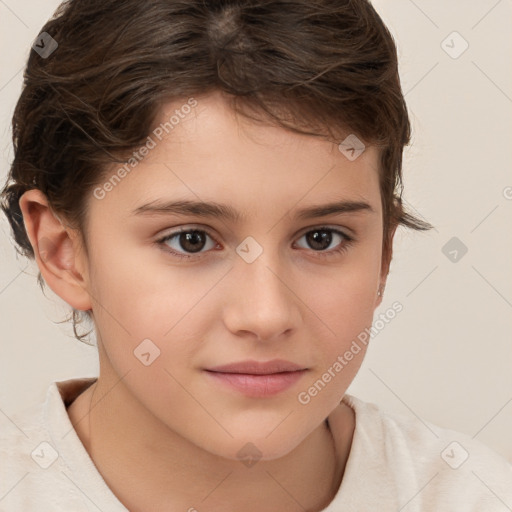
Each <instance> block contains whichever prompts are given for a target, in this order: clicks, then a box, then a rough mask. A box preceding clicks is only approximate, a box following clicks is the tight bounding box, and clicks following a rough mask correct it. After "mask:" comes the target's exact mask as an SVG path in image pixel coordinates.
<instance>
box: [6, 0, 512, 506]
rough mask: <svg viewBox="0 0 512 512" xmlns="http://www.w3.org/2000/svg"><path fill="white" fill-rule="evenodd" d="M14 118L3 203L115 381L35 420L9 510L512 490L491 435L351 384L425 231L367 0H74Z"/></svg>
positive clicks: (503, 499) (10, 456) (386, 57)
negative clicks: (405, 231) (407, 251)
mask: <svg viewBox="0 0 512 512" xmlns="http://www.w3.org/2000/svg"><path fill="white" fill-rule="evenodd" d="M13 129H14V146H15V157H14V161H13V164H12V168H11V172H10V175H9V180H8V182H7V183H6V186H5V188H4V190H3V193H2V208H3V210H4V211H5V213H6V215H7V217H8V219H9V221H10V223H11V226H12V229H13V234H14V238H15V241H16V243H17V244H18V246H19V248H20V250H21V251H22V252H23V253H24V254H25V255H26V256H28V257H30V258H35V260H36V262H37V265H38V268H39V271H40V274H39V279H40V282H41V284H43V283H45V284H48V285H49V286H50V287H51V289H52V290H53V291H54V292H55V293H57V294H58V295H59V296H60V297H62V298H63V299H64V300H65V301H66V302H67V303H68V304H69V305H70V306H71V307H72V308H73V325H74V327H75V334H76V336H77V337H78V338H79V339H81V336H79V335H78V333H77V331H76V326H77V325H78V324H79V323H80V321H82V320H90V321H92V322H93V325H94V332H95V335H96V338H97V346H98V354H99V362H100V373H99V376H98V377H97V378H90V379H71V380H68V381H62V382H54V383H53V384H52V386H50V388H49V389H48V394H47V399H46V401H45V403H44V404H41V405H40V406H39V407H38V408H37V409H36V410H31V411H27V412H25V413H24V414H23V415H20V416H17V417H16V418H15V420H14V423H15V424H16V425H17V426H18V429H15V430H13V429H11V430H9V435H8V436H5V438H3V440H2V444H1V452H2V475H1V480H0V486H1V487H0V498H1V499H0V507H1V508H2V510H9V511H22V510H23V511H30V510H52V511H59V510H62V511H70V510H73V511H86V510H105V511H122V510H130V511H132V512H133V511H146V510H151V511H155V512H158V511H164V510H165V511H168V510H176V511H178V510H183V511H200V512H201V511H212V512H216V511H235V510H241V509H243V510H245V511H249V512H252V511H261V510H265V511H275V512H278V511H279V512H282V511H290V512H292V511H305V510H306V511H321V510H325V511H330V512H334V511H342V510H344V511H345V510H357V511H361V510H368V511H370V510H381V511H388V510H389V511H396V510H417V511H427V510H428V511H432V510H435V511H444V510H445V511H453V510H481V511H484V510H485V511H494V510H496V511H499V510H504V509H505V508H504V507H510V506H512V468H511V467H510V466H509V465H508V464H507V463H506V462H505V461H504V460H503V459H501V458H500V457H498V456H497V455H496V454H494V453H493V452H492V451H491V450H489V449H488V448H486V447H484V446H483V445H481V444H479V443H478V442H477V441H475V440H472V439H470V438H469V437H467V436H464V435H462V434H458V433H456V432H452V431H449V430H444V429H441V428H439V427H437V426H435V425H432V424H429V423H426V422H421V421H416V420H414V421H413V420H411V419H406V418H402V417H397V416H393V415H389V414H386V413H384V412H382V411H381V410H380V409H379V408H378V407H377V406H375V405H373V404H369V403H365V402H363V401H362V400H360V399H358V398H356V397H354V396H351V395H348V394H347V393H346V390H347V388H348V386H349V385H350V383H351V382H352V380H353V379H354V377H355V375H356V374H357V371H358V369H359V368H360V366H361V363H362V361H363V358H364V355H365V353H366V350H367V346H368V339H369V336H368V330H369V328H370V326H371V325H372V320H373V313H374V311H375V309H376V308H377V307H378V306H379V305H380V303H381V301H382V296H383V293H384V287H385V284H386V278H387V275H388V271H389V265H390V262H391V257H392V243H393V236H394V233H395V230H396V228H397V226H399V225H403V226H406V227H409V228H412V229H418V230H426V229H429V228H430V225H429V224H427V223H425V222H423V221H421V220H419V219H417V218H415V217H414V216H413V215H411V214H410V213H408V212H407V211H406V210H405V209H404V208H403V206H402V202H401V193H402V187H401V167H402V151H403V148H404V146H405V145H406V144H407V143H408V141H409V137H410V125H409V119H408V115H407V109H406V106H405V103H404V99H403V96H402V93H401V87H400V81H399V77H398V71H397V55H396V48H395V45H394V42H393V40H392V37H391V35H390V33H389V31H388V30H387V28H386V27H385V26H384V24H383V22H382V20H381V19H380V17H379V16H378V15H377V13H376V12H375V10H374V9H373V7H372V6H371V4H370V3H369V2H368V1H366V0H350V1H349V0H336V1H332V0H330V1H327V0H316V1H314V2H307V1H306V0H298V1H293V2H287V1H283V0H250V1H234V0H221V1H217V2H213V1H212V2H208V1H204V0H201V1H196V0H190V1H188V2H182V1H181V2H180V1H170V0H148V1H145V2H141V1H136V0H126V1H123V2H116V1H113V0H101V1H100V0H69V1H68V2H65V3H64V4H62V6H61V7H60V8H59V10H58V11H57V12H56V14H55V16H54V17H53V18H52V19H51V20H50V21H49V22H48V23H47V24H46V25H45V26H44V27H43V29H42V31H41V33H40V35H39V37H38V38H37V40H36V41H35V43H34V46H33V51H32V52H31V55H30V58H29V61H28V65H27V69H26V74H25V83H24V89H23V92H22V94H21V97H20V99H19V101H18V104H17V107H16V110H15V113H14V119H13ZM400 311H401V304H400V303H399V302H397V303H395V304H393V307H392V308H391V309H390V310H389V311H387V312H386V315H387V316H389V317H391V318H392V315H393V314H394V315H396V314H399V313H400Z"/></svg>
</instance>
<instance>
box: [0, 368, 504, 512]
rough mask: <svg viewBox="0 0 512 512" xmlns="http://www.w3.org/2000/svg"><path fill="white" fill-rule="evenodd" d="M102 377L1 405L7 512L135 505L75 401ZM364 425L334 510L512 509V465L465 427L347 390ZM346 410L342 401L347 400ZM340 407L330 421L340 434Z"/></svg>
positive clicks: (0, 481) (0, 484)
mask: <svg viewBox="0 0 512 512" xmlns="http://www.w3.org/2000/svg"><path fill="white" fill-rule="evenodd" d="M94 381H95V378H81V379H71V380H67V381H61V382H54V383H52V384H51V385H50V387H49V388H48V392H47V395H46V401H45V402H44V403H41V404H38V405H36V406H33V407H31V408H29V409H26V410H25V411H23V412H21V413H18V414H17V415H14V416H13V417H12V418H11V419H8V418H7V417H6V416H4V415H0V417H1V419H0V425H1V432H2V434H1V439H0V511H1V512H36V511H37V512H98V511H103V512H126V511H127V510H128V509H127V508H126V507H125V506H124V505H123V504H122V503H121V502H120V501H119V500H118V499H117V497H116V496H115V495H114V494H113V492H112V491H111V490H110V488H109V487H108V486H107V484H106V483H105V481H104V480H103V478H102V476H101V474H100V473H99V472H98V470H97V469H96V466H95V465H94V463H93V461H92V459H91V458H90V457H89V454H88V453H87V451H86V450H85V448H84V446H83V445H82V443H81V441H80V439H79V437H78V436H77V434H76V432H75V430H74V428H73V426H72V424H71V421H70V419H69V416H68V414H67V410H66V406H67V405H69V404H70V403H71V402H72V401H73V400H74V399H75V398H76V396H78V395H79V394H80V393H81V392H82V391H84V390H85V389H86V388H87V387H88V386H90V385H91V384H92V383H93V382H94ZM343 402H344V403H346V404H347V405H349V406H350V407H352V408H353V409H354V411H355V417H356V427H355V431H354V437H353V441H352V447H351V451H350V455H349V458H348V461H347V465H346V468H345V474H344V476H343V481H342V483H341V486H340V488H339V490H338V493H337V494H336V496H335V498H334V500H333V501H332V502H331V503H330V505H329V506H328V507H327V508H326V509H324V512H341V511H343V512H350V511H354V512H366V511H368V512H377V511H378V512H387V511H390V512H391V511H393V512H397V511H403V512H419V511H422V512H423V511H429V512H430V511H432V512H458V511H460V512H477V511H478V512H506V511H507V510H508V511H510V510H512V465H510V464H509V463H508V462H507V461H506V460H505V459H503V458H501V457H500V456H498V455H497V454H496V453H495V452H493V451H492V450H490V449H489V448H487V447H486V446H484V445H483V444H481V443H480V442H478V441H476V440H474V439H471V438H470V437H469V436H466V435H464V434H461V433H458V432H455V431H451V430H447V429H441V428H439V427H437V426H435V425H433V424H431V423H428V422H422V421H420V420H418V419H416V418H414V417H411V418H409V417H406V416H401V415H395V414H388V413H385V412H383V411H382V410H381V409H380V408H379V407H378V406H376V405H374V404H372V403H367V402H363V401H362V400H360V399H358V398H356V397H354V396H351V395H348V394H347V395H345V397H344V398H343ZM340 410H341V407H340ZM339 412H340V411H339V410H338V409H335V410H334V411H333V413H331V414H330V415H329V418H328V421H329V426H330V428H331V431H332V433H333V436H334V438H335V440H336V437H337V436H338V435H340V431H341V429H340V428H339V421H341V419H339V418H341V414H338V413H339Z"/></svg>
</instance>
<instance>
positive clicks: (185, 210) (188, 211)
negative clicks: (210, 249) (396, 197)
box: [132, 200, 375, 223]
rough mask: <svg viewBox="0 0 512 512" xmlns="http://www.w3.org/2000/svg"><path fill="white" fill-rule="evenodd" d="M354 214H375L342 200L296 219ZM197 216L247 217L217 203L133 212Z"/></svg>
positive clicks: (153, 205)
mask: <svg viewBox="0 0 512 512" xmlns="http://www.w3.org/2000/svg"><path fill="white" fill-rule="evenodd" d="M354 212H369V213H375V210H374V209H373V208H372V207H371V206H370V204H368V203H366V202H364V201H350V200H342V201H336V202H333V203H327V204H323V205H313V206H308V207H307V208H302V209H301V210H298V211H297V212H296V213H295V215H294V218H296V219H301V220H304V219H314V218H317V217H325V216H327V215H341V214H345V213H354ZM172 214H174V215H197V216H199V217H213V218H220V219H225V220H229V221H231V222H234V223H236V222H240V221H241V220H243V219H245V218H246V216H245V215H244V214H242V213H240V212H238V211H237V210H235V209H234V208H233V207H231V206H229V205H226V204H222V203H216V202H203V201H188V200H182V201H168V202H164V201H161V200H155V201H151V202H150V203H148V204H144V205H142V206H139V207H138V208H136V209H135V210H133V211H132V215H143V216H145V215H148V216H150V215H172Z"/></svg>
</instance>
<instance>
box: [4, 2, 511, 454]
mask: <svg viewBox="0 0 512 512" xmlns="http://www.w3.org/2000/svg"><path fill="white" fill-rule="evenodd" d="M58 4H59V2H58V1H54V0H52V1H49V0H46V1H41V0H17V1H14V0H0V37H1V43H2V44H1V48H2V49H3V51H2V52H0V70H1V76H0V105H1V107H0V158H1V170H0V178H1V181H2V185H3V182H4V181H5V176H6V173H7V170H8V165H9V162H10V161H11V159H12V148H11V146H10V136H11V133H10V119H11V116H12V112H13V109H14V105H15V102H16V100H17V96H18V94H19V92H20V87H21V81H22V69H23V67H24V64H25V61H26V58H27V56H28V53H29V51H30V45H31V43H32V41H33V40H34V38H35V37H36V36H37V35H38V33H39V30H40V28H41V27H42V25H43V23H44V22H45V20H46V19H47V18H48V17H49V16H50V15H51V14H52V12H53V11H54V9H55V8H56V7H57V5H58ZM374 5H375V7H376V9H377V11H378V12H379V13H380V14H381V16H382V17H383V19H384V21H385V22H386V23H387V24H388V26H389V28H390V30H391V32H392V33H393V35H394V37H395V39H396V41H397V44H398V47H399V56H400V60H401V75H402V83H403V89H404V92H405V94H406V101H407V103H408V106H409V109H410V113H411V119H412V123H413V129H414V136H413V146H412V147H411V148H408V150H407V152H406V155H405V165H404V173H405V187H406V188H405V190H406V193H405V199H406V200H407V202H408V203H409V204H411V205H413V206H414V208H415V210H416V211H417V212H418V213H419V214H420V215H421V216H423V217H425V218H426V219H427V220H428V221H430V222H431V223H433V224H434V225H435V226H436V230H435V231H431V232H430V233H428V234H420V233H415V232H412V231H406V230H403V229H402V230H401V231H399V233H398V235H397V238H396V244H395V255H394V261H393V263H392V268H391V274H390V278H389V281H388V286H387V289H386V293H385V298H384V302H383V304H382V306H381V307H380V308H379V310H377V312H376V318H378V315H379V313H380V312H384V311H385V310H386V309H387V308H389V307H390V306H391V304H392V303H393V302H394V301H396V300H398V301H400V302H401V303H402V304H403V306H404V310H403V311H402V312H401V313H400V314H399V315H397V317H396V318H395V319H394V320H393V321H392V322H391V323H390V324H388V325H387V326H386V327H385V328H384V329H383V330H382V331H380V332H379V334H378V335H377V336H376V337H375V338H374V339H373V341H372V345H371V348H370V350H369V353H368V355H367V358H366V360H365V362H364V364H363V366H362V368H361V370H360V373H359V375H358V376H357V378H356V380H355V381H354V383H353V384H352V386H351V388H350V389H349V393H352V394H355V395H356V396H359V397H360V398H362V399H364V400H368V401H372V402H376V403H379V404H381V405H382V406H383V407H384V408H385V409H387V410H389V411H392V412H397V413H402V414H414V415H418V416H420V417H421V418H424V419H425V420H428V421H430V422H433V423H436V424H438V425H440V426H442V427H445V428H451V429H454V430H459V431H462V432H465V433H467V434H469V435H470V436H475V437H476V438H477V439H479V440H480V441H482V442H484V443H486V444H487V445H489V446H491V447H492V448H493V449H494V450H496V451H497V452H499V453H501V454H502V455H503V456H505V457H507V458H508V459H509V460H510V461H512V436H511V435H510V432H512V343H511V341H512V236H511V234H512V230H511V226H512V222H511V221H512V171H511V163H512V155H511V151H510V145H511V142H510V141H511V140H512V138H511V135H512V116H511V114H512V71H511V66H510V62H512V32H511V30H510V20H511V19H512V3H511V1H510V0H501V1H497V0H479V1H476V0H472V1H469V0H468V1H464V2H463V1H454V0H429V1H426V0H415V1H412V0H378V1H377V0H376V1H375V2H374ZM454 31H457V32H458V33H459V34H460V35H461V36H462V38H464V40H465V41H467V43H468V44H469V47H468V49H467V50H466V51H465V52H464V53H463V54H462V55H460V56H459V57H458V58H452V57H451V56H450V55H448V54H447V53H446V52H445V50H444V49H443V47H442V42H443V41H444V40H446V42H445V43H444V45H443V46H444V47H447V50H448V51H450V52H451V53H452V54H454V52H458V51H459V50H460V49H461V48H462V46H461V44H463V41H462V40H461V39H460V38H458V36H453V35H451V36H450V34H452V32H454ZM448 36H450V37H448ZM447 37H448V39H446V38H447ZM507 187H508V188H507ZM452 237H457V238H458V239H459V240H460V241H462V242H463V243H464V244H465V245H466V246H467V248H468V252H467V254H465V255H464V257H463V258H461V259H460V260H459V261H458V262H456V263H454V262H452V261H450V259H448V257H447V256H445V254H444V253H443V251H442V248H443V247H444V246H445V244H446V243H447V242H448V241H449V240H450V239H451V238H452ZM0 261H1V266H0V337H1V343H0V375H1V383H2V386H1V387H0V412H2V413H3V414H5V415H7V416H9V415H11V414H12V413H14V412H17V411H18V410H20V409H22V408H24V407H25V406H26V405H29V404H31V403H34V402H36V401H39V400H42V399H44V396H45V394H46V390H47V388H48V385H49V384H50V383H51V382H52V381H55V380H63V379H67V378H73V377H78V376H91V375H96V374H97V358H96V348H94V347H91V348H90V347H87V346H85V345H83V344H80V343H79V342H78V341H75V340H74V339H73V338H72V337H71V333H72V331H71V329H70V328H69V327H66V326H63V325H58V324H56V323H55V322H56V321H59V320H61V319H63V318H64V316H65V315H66V312H67V309H66V305H65V304H64V303H63V302H62V301H61V300H60V299H59V298H58V297H56V296H55V295H54V294H53V293H51V291H50V290H49V291H48V298H45V297H44V296H43V295H42V293H41V291H40V289H39V288H38V286H37V284H36V278H35V276H36V275H37V273H36V269H35V267H34V264H33V263H30V264H28V266H27V261H25V260H24V259H22V258H17V257H16V253H15V250H14V247H13V244H12V243H11V241H10V239H9V226H8V223H7V220H6V219H5V218H4V217H3V216H1V219H0Z"/></svg>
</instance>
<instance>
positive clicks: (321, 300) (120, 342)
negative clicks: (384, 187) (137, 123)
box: [85, 95, 385, 459]
mask: <svg viewBox="0 0 512 512" xmlns="http://www.w3.org/2000/svg"><path fill="white" fill-rule="evenodd" d="M197 101H198V104H197V106H196V107H195V108H193V109H192V112H190V113H189V114H188V115H184V116H183V119H180V121H179V123H178V124H177V125H176V126H175V127H174V129H173V130H172V132H170V133H169V135H166V136H165V137H163V138H162V140H161V141H158V139H157V138H156V137H155V136H154V135H153V140H154V141H155V142H156V143H157V145H156V147H155V148H154V149H151V150H150V151H149V155H148V156H146V157H145V158H144V160H143V161H142V162H141V163H139V164H138V165H137V166H136V167H135V168H133V170H131V172H130V173H129V174H128V175H127V176H126V177H124V179H122V181H121V182H120V183H119V184H117V185H116V186H115V187H113V189H112V190H111V191H110V192H108V193H107V194H106V195H105V197H104V198H103V199H97V198H95V197H91V198H90V200H89V204H88V206H89V220H88V244H89V245H88V246H89V258H90V259H89V260H88V261H87V262H85V264H86V265H88V271H87V280H88V281H87V283H88V290H89V292H90V294H91V296H92V297H93V298H94V299H91V300H92V302H91V307H92V309H93V315H94V321H95V324H96V329H97V333H98V338H99V340H100V341H101V343H102V344H103V346H104V349H105V353H103V352H102V351H100V356H101V359H100V363H101V377H102V378H107V377H108V378H109V379H111V381H112V382H114V381H116V380H117V379H118V378H120V377H122V376H125V375H126V376H125V377H124V379H123V380H122V382H123V384H124V386H126V388H127V389H128V390H129V392H130V393H131V394H132V395H134V396H135V397H136V398H137V399H138V401H139V402H140V403H141V404H143V406H144V407H145V408H147V409H148V410H149V411H150V412H151V413H152V414H153V415H154V417H156V418H157V419H158V420H160V421H161V422H162V423H163V424H164V425H165V426H166V427H168V428H170V429H172V430H173V431H175V432H177V433H178V434H179V435H181V436H182V437H184V438H185V439H187V440H189V441H191V442H193V443H194V444H196V445H198V446H200V447H201V448H203V449H205V450H207V451H209V452H212V453H215V454H219V455H222V456H225V457H228V458H236V457H237V453H238V451H239V450H240V449H241V448H242V447H243V446H244V445H245V444H246V443H248V442H252V443H253V444H254V445H255V446H256V447H257V448H258V449H259V450H260V451H261V452H262V453H263V458H264V459H272V458H275V457H278V456H282V455H284V454H286V453H288V452H289V451H290V450H291V449H293V448H294V447H295V446H297V445H298V443H300V442H301V441H302V440H303V439H305V437H306V436H308V435H309V434H310V433H311V432H312V431H313V430H314V429H315V428H317V427H318V426H319V425H320V424H321V423H322V421H323V420H324V419H325V418H326V417H327V416H328V415H329V413H330V412H331V411H332V410H333V409H334V408H335V407H336V405H337V404H338V403H339V401H340V400H341V398H342V396H343V394H344V393H345V391H346V389H347V387H348V386H349V384H350V383H351V381H352V380H353V378H354V376H355V375H356V373H357V371H358V369H359V367H360V365H361V362H362V360H363V356H364V352H365V350H364V346H363V345H362V346H363V349H362V350H361V351H360V352H359V353H358V354H357V355H355V356H354V357H353V359H352V360H351V361H350V362H348V363H347V364H346V366H344V367H343V369H342V370H341V371H338V372H337V373H336V372H335V377H334V378H331V379H330V382H328V383H326V384H325V386H324V388H323V390H321V391H320V392H318V393H317V394H316V396H313V395H314V392H313V393H308V389H309V388H310V387H311V386H313V385H314V383H315V382H316V381H318V380H319V379H322V375H323V374H324V373H325V372H327V371H328V369H329V368H332V367H333V365H334V363H335V362H336V361H337V360H338V356H341V357H343V355H344V354H345V352H346V351H347V350H349V348H350V346H351V344H352V342H353V341H354V340H355V339H357V336H358V334H360V333H361V332H362V331H364V329H365V328H367V327H369V326H370V325H371V323H372V318H373V312H374V309H375V308H376V306H377V305H378V304H379V302H380V299H379V297H378V296H377V290H378V288H379V284H380V282H381V281H382V280H383V279H384V277H385V270H384V271H383V272H384V273H381V271H382V269H381V266H382V259H381V257H382V254H381V248H382V236H383V233H382V208H381V202H380V192H379V180H378V171H377V156H378V153H377V150H375V149H374V148H370V147H368V148H366V151H364V152H363V154H362V155H361V156H359V157H358V158H357V159H356V160H355V161H350V160H348V159H347V158H346V157H345V156H344V154H342V153H341V152H340V151H339V149H338V146H337V144H333V143H330V142H326V141H325V140H320V139H318V138H313V137H307V136H303V135H298V134H294V133H291V132H287V131H285V130H283V129H281V128H276V127H268V126H263V125H261V126H257V125H255V124H252V123H251V122H249V121H246V120H244V119H243V118H242V117H239V118H238V120H237V119H236V118H235V117H234V114H233V113H232V111H231V110H229V109H228V107H227V106H226V105H225V104H224V103H223V102H221V99H220V97H219V96H217V95H215V96H209V97H205V98H197ZM179 108H180V104H173V105H172V106H171V105H168V106H167V107H166V108H165V109H164V111H163V112H162V118H161V121H166V120H168V119H169V118H170V117H171V115H172V114H173V112H174V111H175V109H179ZM159 122H160V121H159ZM157 124H158V123H157ZM164 135H165V132H164ZM118 168H119V166H116V167H115V168H113V173H114V172H115V171H116V170H117V169H118ZM113 173H112V174H113ZM178 200H181V201H200V202H216V203H222V204H225V205H227V206H228V207H229V208H230V209H232V210H233V211H234V210H236V211H238V212H240V213H241V214H242V216H243V217H242V218H241V219H240V220H238V221H234V220H231V219H220V218H219V217H218V216H216V215H213V216H200V215H197V214H188V215H176V214H151V215H149V214H147V213H146V214H134V211H135V210H137V209H138V208H140V207H141V206H143V205H146V204H149V203H153V202H159V203H164V202H172V201H178ZM341 200H346V201H357V202H364V203H368V205H370V207H371V210H370V209H362V210H359V211H355V212H352V213H345V214H341V215H340V214H338V215H325V216H323V217H319V218H310V219H300V218H298V217H297V218H296V212H297V211H299V210H301V209H303V208H308V207H311V206H313V205H324V204H327V203H331V202H335V201H341ZM323 226H327V227H329V228H332V229H334V230H340V231H341V232H344V233H347V234H348V235H349V236H352V237H353V238H354V239H355V241H354V242H353V243H352V244H350V245H347V246H346V250H345V251H341V252H338V253H336V252H335V251H336V249H339V248H340V247H343V245H345V244H346V243H347V242H346V240H345V239H344V238H343V236H340V235H338V234H336V232H333V231H327V232H322V231H320V232H319V233H318V234H317V235H316V237H315V233H314V230H315V228H320V227H323ZM193 228H194V229H197V230H204V231H206V232H207V233H206V234H204V233H200V234H199V237H196V238H194V237H192V238H190V239H189V241H188V243H187V239H186V238H185V236H182V237H181V240H180V237H179V236H176V237H174V238H172V239H169V240H168V241H167V242H166V243H162V244H160V245H157V243H155V241H156V240H158V239H161V238H163V237H164V236H165V235H168V234H171V233H173V232H176V231H177V230H179V229H185V230H191V229H193ZM311 231H313V233H310V232H311ZM308 233H309V236H305V235H307V234H308ZM322 233H323V236H324V237H325V240H324V239H323V238H322ZM201 235H202V237H203V238H201ZM329 235H331V238H330V239H329ZM247 237H250V241H248V242H247V246H246V245H245V243H243V244H242V242H243V241H245V240H246V238H247ZM323 240H324V241H323ZM180 242H181V243H180ZM240 244H242V245H240ZM166 248H167V249H169V250H174V251H176V252H179V253H181V254H184V255H189V256H190V259H186V258H183V259H182V258H179V257H177V256H174V255H172V253H171V252H168V251H167V250H166ZM194 248H196V250H197V251H198V252H195V253H194V252H193V251H194ZM237 248H238V252H237ZM260 248H261V249H262V252H261V254H260V255H259V256H257V257H256V259H255V260H254V261H252V262H250V260H249V258H251V257H254V256H255V255H256V254H257V251H259V250H260ZM244 250H245V252H244ZM328 253H329V254H328ZM146 339H149V340H151V342H152V343H149V342H146V343H147V344H148V345H147V346H145V345H143V346H142V347H144V350H142V349H138V348H137V347H138V346H139V345H140V344H141V342H142V341H143V340H146ZM152 344H154V346H156V347H158V350H159V351H160V355H159V357H157V358H156V359H155V360H154V361H153V362H152V363H151V364H149V365H148V366H146V365H144V364H142V362H141V361H140V360H139V358H138V357H136V355H134V351H135V352H136V353H139V352H141V351H142V352H149V353H150V354H151V355H150V356H143V357H142V359H143V360H145V359H147V358H148V357H149V359H150V361H151V360H152V359H153V357H154V354H155V352H154V351H155V350H156V348H152V347H153V345H152ZM359 345H361V343H359ZM146 349H147V350H146ZM273 359H283V360H287V361H290V362H293V363H296V364H297V365H299V366H300V367H302V368H307V371H305V372H303V373H301V374H300V375H298V378H297V379H296V380H295V381H294V382H293V383H292V385H291V386H290V387H288V388H286V389H284V390H282V391H280V392H275V393H274V394H270V395H266V396H254V394H253V395H252V396H249V395H250V391H247V392H243V391H241V390H240V389H238V388H235V387H232V386H230V385H228V384H227V383H226V382H225V381H224V380H223V379H218V378H214V377H213V376H212V374H211V373H209V372H208V371H206V369H208V368H213V367H215V366H219V365H226V364H228V363H235V362H240V361H246V360H257V361H260V362H265V361H269V360H273ZM331 371H332V370H331ZM127 372H128V373H127ZM260 379H261V378H260ZM325 381H327V378H325V379H324V381H323V382H325ZM306 394H307V396H309V398H310V400H306V399H305V395H306ZM299 396H300V397H302V400H300V399H299ZM305 402H308V403H305Z"/></svg>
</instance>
